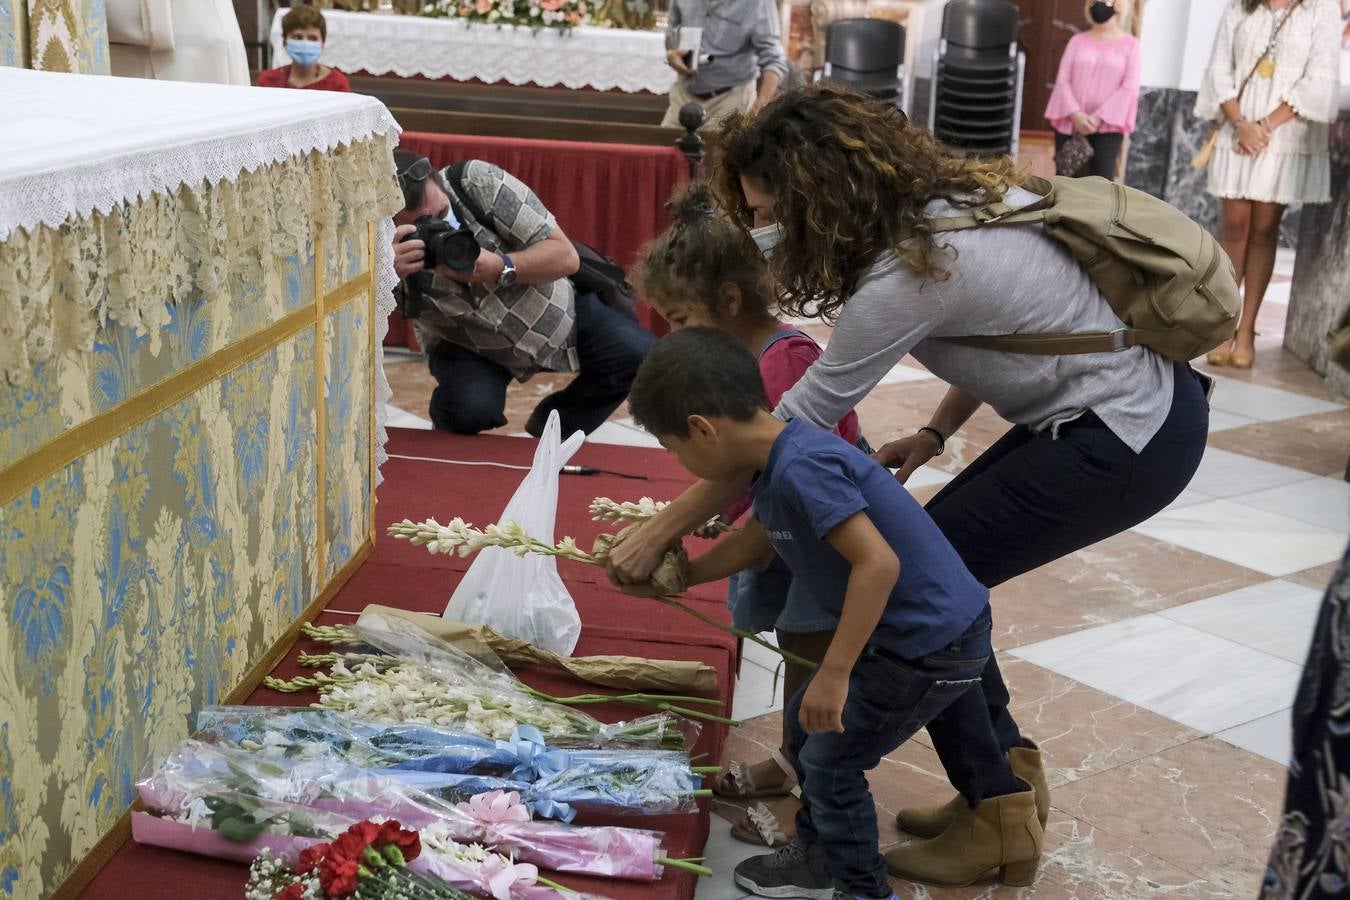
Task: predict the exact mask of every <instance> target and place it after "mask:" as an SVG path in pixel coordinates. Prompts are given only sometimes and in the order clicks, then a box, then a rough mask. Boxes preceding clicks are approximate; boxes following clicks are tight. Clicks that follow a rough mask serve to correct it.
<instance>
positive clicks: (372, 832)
mask: <svg viewBox="0 0 1350 900" xmlns="http://www.w3.org/2000/svg"><path fill="white" fill-rule="evenodd" d="M347 833H348V834H355V835H357V836H359V837H360V838H361V843H362V844H364V845H366V846H367V847H369V846H370V845H371V844H373V843H375V839H376V838H378V837H379V836H380V826H378V825H376V824H375V823H374V822H372V821H370V820H369V819H367V820H366V821H364V822H357V823H356V824H355V825H353V826H352V827H351V828H348V829H347Z"/></svg>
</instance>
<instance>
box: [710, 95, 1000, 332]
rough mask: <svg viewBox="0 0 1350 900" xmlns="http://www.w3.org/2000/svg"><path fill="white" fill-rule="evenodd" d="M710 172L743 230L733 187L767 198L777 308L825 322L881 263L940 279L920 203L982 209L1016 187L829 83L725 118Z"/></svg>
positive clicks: (881, 107)
mask: <svg viewBox="0 0 1350 900" xmlns="http://www.w3.org/2000/svg"><path fill="white" fill-rule="evenodd" d="M712 170H713V175H712V182H713V190H714V192H715V194H716V196H717V200H718V206H720V207H721V208H722V209H724V210H727V211H728V212H729V213H730V214H731V215H732V216H733V217H734V218H736V219H737V220H738V221H739V222H740V223H741V224H742V225H743V226H745V227H747V228H748V227H750V225H751V223H752V216H751V213H750V210H749V207H748V206H747V205H746V202H745V197H744V195H743V194H742V193H741V178H742V177H745V178H749V179H752V180H754V181H755V182H758V183H760V184H761V185H762V187H763V189H765V190H766V191H768V193H770V194H771V195H772V196H773V199H774V214H775V217H776V219H777V221H778V223H779V225H780V226H781V228H782V238H781V241H780V243H779V244H778V246H777V247H776V248H775V250H774V253H773V258H772V259H771V261H770V265H769V267H770V270H771V272H772V274H773V276H774V280H775V281H776V282H777V290H778V291H779V294H780V297H779V302H780V305H781V308H782V309H783V310H784V311H785V312H787V313H788V314H789V315H796V316H820V317H822V318H825V319H827V320H831V319H833V318H835V317H836V316H837V315H838V313H839V310H840V308H842V306H843V305H844V302H845V301H846V300H847V299H848V297H849V296H850V295H852V294H853V292H854V291H855V290H856V289H857V286H858V281H859V279H860V278H862V276H863V274H864V273H866V272H867V270H868V269H869V268H871V266H872V265H873V264H874V263H875V262H876V261H877V259H878V258H879V257H880V256H881V255H882V254H883V253H885V252H888V251H894V252H895V254H896V255H897V256H899V258H900V259H901V260H902V261H903V262H904V263H905V264H906V265H908V266H909V268H910V269H911V270H912V271H913V272H914V273H915V274H916V275H920V276H923V277H925V278H932V279H934V280H942V279H944V278H946V277H947V272H946V269H945V267H944V266H943V265H942V259H941V257H942V255H943V254H942V253H941V252H940V251H941V249H942V248H941V247H939V246H938V244H937V242H936V240H935V238H934V235H933V228H932V223H931V221H930V220H929V219H928V218H927V217H926V216H925V215H924V207H925V206H927V205H928V203H929V202H930V201H932V200H936V199H942V200H946V201H947V202H949V203H951V204H952V205H953V206H957V207H962V208H972V207H978V206H984V205H986V204H989V203H994V202H998V201H1001V200H1002V199H1003V197H1004V195H1005V194H1006V193H1007V192H1008V190H1009V189H1010V188H1012V187H1014V186H1016V185H1019V184H1021V183H1022V182H1023V181H1024V180H1025V175H1024V174H1022V173H1021V172H1020V171H1019V170H1018V168H1017V166H1016V164H1015V163H1014V162H1013V161H1012V159H1010V158H1008V157H1003V158H1000V159H992V160H981V159H971V158H966V157H962V156H957V155H955V154H953V153H951V152H949V151H947V150H944V149H943V148H942V147H941V146H939V144H938V143H937V141H936V140H935V139H934V138H933V136H932V135H931V134H929V133H928V132H927V131H925V130H923V129H922V128H919V127H917V126H914V125H911V124H910V123H909V120H908V119H907V118H906V117H905V114H904V113H902V112H901V111H900V110H899V109H897V108H896V107H895V106H894V105H892V104H889V103H884V102H881V101H878V100H876V99H874V98H872V97H868V96H867V95H865V94H861V93H858V92H856V91H853V90H850V89H848V88H844V87H840V86H839V85H833V84H829V83H822V84H818V85H814V86H812V87H808V88H805V89H804V90H801V91H793V92H789V93H787V94H784V95H783V96H782V97H779V98H778V99H776V100H774V101H773V102H772V103H770V104H769V105H768V106H766V107H765V108H764V109H763V110H761V111H760V112H759V113H758V114H756V115H745V114H741V115H734V116H732V117H731V118H729V119H728V120H727V121H726V122H725V123H724V124H723V126H722V130H721V133H720V134H719V135H718V136H717V138H716V139H715V140H714V142H713V147H712Z"/></svg>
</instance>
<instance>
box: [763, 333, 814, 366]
mask: <svg viewBox="0 0 1350 900" xmlns="http://www.w3.org/2000/svg"><path fill="white" fill-rule="evenodd" d="M795 337H801V338H806V339H807V340H808V341H811V343H813V344H814V343H815V339H814V338H812V337H811V335H809V334H807V333H806V332H805V331H801V330H799V329H796V328H782V329H780V330H778V331H775V332H774V333H773V334H772V335H770V336H769V339H768V340H767V341H765V342H764V346H763V347H760V348H759V358H761V359H762V358H763V357H764V354H765V353H768V352H769V348H770V347H772V346H773V345H774V344H776V343H778V342H779V341H786V340H787V339H789V338H795Z"/></svg>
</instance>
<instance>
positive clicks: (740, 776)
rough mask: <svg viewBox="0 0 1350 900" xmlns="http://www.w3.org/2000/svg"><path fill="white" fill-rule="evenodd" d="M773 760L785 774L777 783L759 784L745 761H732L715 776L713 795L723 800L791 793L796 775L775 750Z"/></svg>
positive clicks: (760, 798) (759, 798) (754, 798)
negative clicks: (728, 766)
mask: <svg viewBox="0 0 1350 900" xmlns="http://www.w3.org/2000/svg"><path fill="white" fill-rule="evenodd" d="M773 761H774V762H776V763H777V764H778V767H779V768H780V769H782V770H783V774H784V775H785V776H786V778H785V780H784V781H781V782H779V783H778V784H772V785H761V784H757V783H756V782H755V778H754V775H753V774H752V772H751V769H750V767H749V766H748V765H746V764H745V763H740V762H738V763H732V764H731V767H730V768H728V769H727V770H726V771H725V772H723V773H722V774H720V775H718V776H717V780H716V781H715V782H713V796H716V797H721V798H722V799H723V800H762V799H765V798H768V797H786V796H787V795H788V794H790V793H792V788H793V781H794V780H795V778H796V776H795V775H794V774H793V771H792V767H791V766H790V765H788V763H787V760H785V759H784V758H783V755H782V754H781V753H779V752H778V751H777V750H775V751H773Z"/></svg>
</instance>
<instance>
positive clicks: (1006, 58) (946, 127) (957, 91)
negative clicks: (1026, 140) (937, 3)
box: [928, 0, 1025, 156]
mask: <svg viewBox="0 0 1350 900" xmlns="http://www.w3.org/2000/svg"><path fill="white" fill-rule="evenodd" d="M1017 27H1018V10H1017V5H1016V4H1015V3H1011V2H1009V0H952V2H950V3H948V4H947V6H946V7H945V8H944V9H943V12H942V40H941V41H940V42H939V43H938V50H937V58H936V60H935V62H934V69H933V83H932V87H931V95H930V98H929V118H928V121H929V122H930V123H931V125H932V128H933V133H934V134H935V135H936V136H937V138H938V140H940V141H942V142H943V143H944V144H947V145H948V146H951V147H954V148H958V149H962V150H965V151H967V152H969V153H971V154H973V155H977V156H998V155H1001V154H1004V153H1008V154H1013V155H1016V153H1017V136H1018V121H1019V120H1020V119H1021V115H1022V75H1023V69H1024V67H1025V58H1024V57H1023V55H1022V54H1021V53H1020V52H1018V49H1017Z"/></svg>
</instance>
